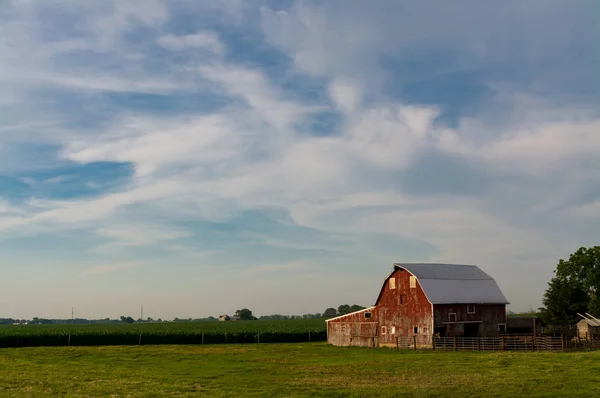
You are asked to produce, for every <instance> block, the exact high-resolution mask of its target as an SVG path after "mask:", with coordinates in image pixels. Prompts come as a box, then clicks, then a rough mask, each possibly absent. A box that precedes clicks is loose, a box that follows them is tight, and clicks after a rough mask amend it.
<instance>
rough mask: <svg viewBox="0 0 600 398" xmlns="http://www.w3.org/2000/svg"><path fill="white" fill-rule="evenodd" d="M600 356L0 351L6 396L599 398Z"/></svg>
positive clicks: (211, 349)
mask: <svg viewBox="0 0 600 398" xmlns="http://www.w3.org/2000/svg"><path fill="white" fill-rule="evenodd" d="M599 386H600V351H597V352H576V353H573V352H571V353H556V352H555V353H548V352H547V353H543V352H534V353H532V352H512V353H511V352H493V353H479V352H458V353H455V352H446V353H444V352H432V351H418V352H413V351H400V352H398V351H395V350H391V349H377V350H373V349H368V348H339V347H331V346H328V345H327V344H325V343H296V344H261V345H255V344H253V345H212V346H209V345H205V346H198V345H195V346H184V345H179V346H175V345H169V346H111V347H51V348H17V349H13V348H11V349H0V396H2V397H5V396H6V397H11V396H12V397H37V396H44V395H53V396H93V397H101V396H102V397H104V396H118V397H125V396H133V397H138V396H139V397H160V396H202V395H204V396H264V397H270V396H287V397H301V396H328V397H331V396H357V397H367V396H373V397H380V396H440V397H444V396H457V397H465V396H471V397H493V396H503V397H506V396H557V397H559V396H560V397H566V396H568V397H575V396H585V397H590V396H596V395H597V394H598V391H599V390H598V388H599Z"/></svg>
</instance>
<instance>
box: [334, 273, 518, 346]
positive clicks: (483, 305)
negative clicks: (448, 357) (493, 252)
mask: <svg viewBox="0 0 600 398" xmlns="http://www.w3.org/2000/svg"><path fill="white" fill-rule="evenodd" d="M506 304H508V302H507V301H506V298H505V297H504V295H503V294H502V292H501V291H500V288H499V287H498V285H497V284H496V281H494V279H493V278H492V277H491V276H489V275H488V274H486V273H485V272H483V271H482V270H481V269H479V268H478V267H477V266H474V265H457V264H394V269H393V271H392V273H391V274H390V275H388V277H387V278H385V281H384V282H383V286H382V287H381V291H380V292H379V296H378V297H377V301H376V302H375V305H374V306H373V307H369V308H366V309H364V310H361V311H357V312H353V313H350V314H346V315H342V316H338V317H336V318H331V319H328V320H327V341H328V342H329V343H330V344H333V345H337V346H350V345H357V346H371V347H372V346H375V347H377V346H386V345H390V346H391V345H394V346H395V345H396V341H397V337H402V338H407V337H410V338H411V339H413V338H414V337H413V336H415V337H418V338H419V341H420V342H424V344H430V343H431V336H433V335H434V334H439V335H440V336H467V337H468V336H472V337H477V336H497V335H499V334H500V333H502V332H504V331H505V328H506ZM415 341H416V338H415ZM422 344H423V343H422Z"/></svg>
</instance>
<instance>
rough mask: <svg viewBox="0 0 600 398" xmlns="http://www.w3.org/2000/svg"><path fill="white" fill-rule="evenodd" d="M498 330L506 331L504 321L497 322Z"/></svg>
mask: <svg viewBox="0 0 600 398" xmlns="http://www.w3.org/2000/svg"><path fill="white" fill-rule="evenodd" d="M498 331H499V332H500V333H506V324H505V323H499V324H498Z"/></svg>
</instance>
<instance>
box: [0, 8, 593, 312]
mask: <svg viewBox="0 0 600 398" xmlns="http://www.w3.org/2000/svg"><path fill="white" fill-rule="evenodd" d="M599 10H600V9H599V8H598V7H597V4H596V3H595V2H594V1H583V0H581V1H554V0H552V1H530V2H526V3H524V2H521V1H506V2H502V3H492V2H480V1H457V2H445V1H420V2H411V3H409V2H398V1H393V0H390V1H384V0H381V1H377V2H362V1H351V0H346V1H327V2H318V1H258V0H257V1H241V0H227V1H219V2H213V1H183V0H182V1H159V0H147V1H144V2H143V3H140V2H133V1H132V2H129V1H125V0H123V1H116V0H115V1H109V0H107V1H102V2H81V1H74V0H55V1H44V2H42V1H37V2H36V1H25V0H22V1H21V0H14V1H13V0H0V26H2V30H1V36H0V272H1V273H2V278H0V308H1V310H0V316H6V317H8V316H12V317H19V318H22V317H33V316H41V317H69V316H70V310H71V307H75V308H76V313H77V315H78V316H81V317H89V318H99V317H118V316H120V315H136V314H137V313H138V311H139V306H140V305H141V304H144V308H145V314H147V315H148V316H153V317H155V318H158V317H162V318H173V317H200V316H208V315H218V314H221V313H225V312H227V313H232V312H234V311H235V310H236V309H239V308H242V307H248V308H250V309H252V310H253V311H254V312H255V313H257V314H259V315H260V314H268V313H308V312H311V313H314V312H322V311H323V310H324V309H325V308H326V307H328V306H336V307H337V306H338V305H339V304H343V303H350V304H354V303H358V304H363V305H370V304H372V303H373V301H374V300H375V298H376V293H377V291H378V289H379V285H380V283H381V281H382V279H383V278H384V277H385V276H386V275H387V273H388V272H389V270H390V269H391V266H392V263H393V262H409V261H424V262H427V261H430V262H456V263H468V264H477V265H479V266H480V267H482V268H483V269H484V270H485V271H486V272H488V273H490V274H491V275H492V276H494V277H495V278H496V279H497V281H498V282H499V284H500V286H501V288H502V290H503V291H504V293H505V295H506V296H507V297H508V299H509V301H510V302H511V303H512V304H511V309H513V310H517V311H518V310H527V309H529V308H537V307H538V306H539V305H540V304H541V295H542V294H543V291H544V289H545V287H546V282H547V281H548V280H549V278H551V276H552V271H553V269H554V267H555V265H556V263H557V261H558V259H560V258H566V257H568V255H569V253H571V252H573V251H575V250H576V249H577V248H579V247H580V246H591V245H596V244H598V236H600V188H598V187H600V156H599V155H600V133H599V131H600V112H599V111H600V107H598V103H599V100H600V75H599V73H598V72H597V69H598V65H599V61H600V50H599V47H598V45H597V38H598V35H599V34H600V31H599V30H600V28H599V26H600V25H599V21H600V15H599V12H600V11H599Z"/></svg>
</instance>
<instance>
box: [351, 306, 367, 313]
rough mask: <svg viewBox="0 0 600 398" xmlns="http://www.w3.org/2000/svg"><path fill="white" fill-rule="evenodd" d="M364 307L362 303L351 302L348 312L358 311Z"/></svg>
mask: <svg viewBox="0 0 600 398" xmlns="http://www.w3.org/2000/svg"><path fill="white" fill-rule="evenodd" d="M364 309H365V307H363V306H362V305H358V304H353V305H351V306H350V312H355V311H360V310H364Z"/></svg>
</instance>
